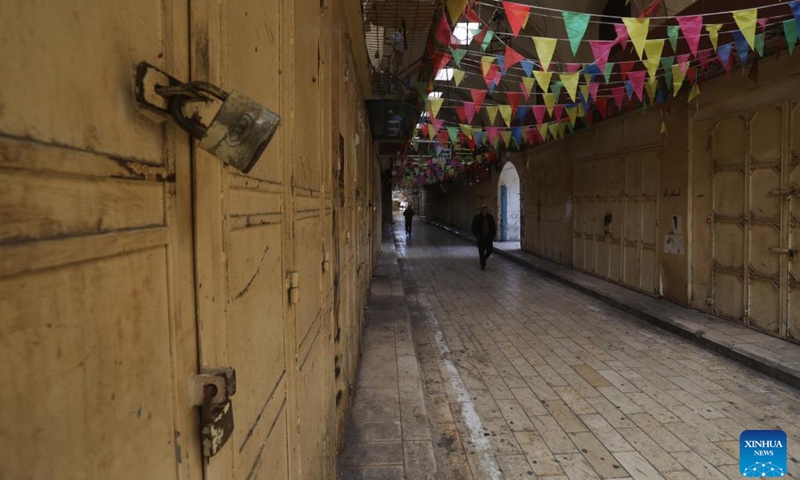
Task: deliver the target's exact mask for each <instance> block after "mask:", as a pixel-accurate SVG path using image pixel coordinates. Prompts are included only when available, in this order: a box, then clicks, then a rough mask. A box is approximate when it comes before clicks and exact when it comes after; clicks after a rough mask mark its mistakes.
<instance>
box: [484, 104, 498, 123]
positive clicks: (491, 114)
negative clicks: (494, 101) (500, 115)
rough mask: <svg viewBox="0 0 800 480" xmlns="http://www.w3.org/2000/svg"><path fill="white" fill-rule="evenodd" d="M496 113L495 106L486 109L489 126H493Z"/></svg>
mask: <svg viewBox="0 0 800 480" xmlns="http://www.w3.org/2000/svg"><path fill="white" fill-rule="evenodd" d="M497 112H498V108H497V105H491V106H488V107H486V114H487V115H489V125H494V122H495V120H497Z"/></svg>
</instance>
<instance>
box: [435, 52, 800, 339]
mask: <svg viewBox="0 0 800 480" xmlns="http://www.w3.org/2000/svg"><path fill="white" fill-rule="evenodd" d="M759 67H760V77H759V84H758V86H756V85H755V84H754V83H753V82H752V81H751V80H750V79H748V78H747V77H746V76H743V75H741V74H740V73H734V74H732V75H731V76H730V77H721V78H718V79H715V80H713V81H710V82H707V83H705V84H704V85H703V86H702V88H703V93H702V95H700V97H699V102H693V104H692V105H687V94H686V93H685V92H684V93H683V94H682V95H681V96H680V97H679V98H677V99H676V100H675V101H673V102H672V104H671V105H670V108H669V109H668V110H664V111H661V110H657V109H650V110H648V111H646V112H643V111H641V110H640V111H634V112H631V113H628V114H625V115H622V116H620V117H618V118H616V119H613V120H610V121H605V122H601V123H600V124H598V125H597V126H595V127H594V128H590V129H587V130H584V131H582V132H579V133H577V134H575V135H571V136H568V137H567V138H566V139H565V140H563V141H558V142H549V143H547V144H545V145H543V146H540V147H537V148H535V149H531V150H528V151H526V152H523V153H517V154H514V155H513V157H512V161H513V162H514V163H515V165H516V166H517V168H518V170H519V172H520V176H521V180H522V218H523V221H522V225H523V228H522V247H523V249H525V250H526V251H529V252H531V253H534V254H537V255H540V256H542V257H545V258H548V259H552V260H554V261H556V262H559V263H562V264H566V265H571V266H574V267H575V268H578V269H581V270H584V271H586V272H589V273H592V274H594V275H597V276H600V277H603V278H606V279H608V280H610V281H614V282H617V283H620V284H623V285H626V286H629V287H631V288H634V289H637V290H640V291H643V292H646V293H650V294H653V295H657V296H662V297H664V298H666V299H668V300H671V301H673V302H675V303H678V304H680V305H684V306H691V307H694V308H697V309H700V310H704V311H708V312H710V313H714V314H716V315H721V316H724V317H727V318H730V319H732V320H734V321H737V322H743V323H745V324H747V325H750V326H753V327H754V328H759V329H761V330H764V331H768V332H770V333H772V334H774V335H777V336H781V337H783V338H789V339H792V340H797V339H800V320H794V318H800V288H798V285H800V269H798V267H797V266H796V264H797V263H798V262H796V261H794V260H792V258H788V257H789V256H788V255H784V254H781V253H778V252H776V251H775V248H778V249H784V250H791V249H792V248H795V246H800V229H798V228H797V227H793V226H792V225H797V224H800V222H798V219H800V195H798V196H795V197H792V196H791V194H789V195H787V197H786V198H787V199H786V200H785V202H784V203H785V204H784V205H782V204H781V202H780V200H779V198H778V196H776V195H775V194H774V193H770V192H776V191H780V190H783V191H789V189H790V188H791V186H792V185H793V184H794V185H800V167H798V158H799V157H797V155H798V152H800V147H798V146H797V145H800V140H797V138H800V135H799V134H798V132H800V113H798V112H800V108H798V107H797V103H798V102H797V100H798V93H797V85H798V84H799V83H798V82H800V76H798V72H800V57H798V56H797V55H795V56H794V57H790V56H788V55H787V54H785V53H784V55H782V56H781V58H780V59H775V58H769V59H766V60H762V61H761V62H760V63H759ZM662 121H663V122H664V123H665V125H666V127H667V133H666V134H660V133H659V131H660V125H661V122H662ZM745 138H747V139H749V140H747V141H746V142H745V140H744V139H745ZM731 145H733V146H734V147H735V148H734V147H730V146H731ZM715 149H716V150H715ZM748 149H749V152H748ZM751 157H752V159H751ZM725 158H733V159H734V160H731V161H729V164H725V162H726V160H724V159H725ZM753 159H754V160H753ZM745 161H747V162H748V163H745ZM737 162H738V163H737ZM720 172H721V173H720ZM726 172H733V173H726ZM736 172H738V173H736ZM746 172H753V173H751V174H749V175H746V174H745V173H746ZM745 178H747V183H745V180H744V179H745ZM497 187H498V182H497V177H495V176H493V178H492V185H490V186H488V187H485V186H484V185H476V186H472V187H468V186H464V185H447V186H445V187H444V188H445V189H446V190H447V193H444V192H443V191H441V190H440V189H437V188H438V187H437V188H433V189H428V190H426V195H427V199H428V202H427V206H426V207H427V208H426V210H427V212H428V215H429V216H430V217H432V218H433V219H436V220H439V221H443V222H445V223H448V224H452V225H455V226H458V227H461V228H465V227H467V226H468V222H469V220H470V219H471V216H472V215H473V212H474V210H475V208H476V205H477V204H480V203H482V202H483V201H484V200H485V201H486V202H487V203H490V204H491V203H492V201H493V197H495V195H494V194H493V193H492V194H490V192H494V191H495V189H496V188H497ZM748 192H750V193H748ZM731 205H733V207H731ZM490 208H495V209H496V207H490ZM726 209H727V210H726ZM715 212H716V213H715ZM715 216H716V217H715ZM711 218H716V220H714V221H713V222H712V221H711V220H710V219H711ZM726 222H727V223H726ZM748 224H756V225H755V226H750V227H747V228H745V227H744V226H745V225H748ZM758 224H762V225H764V226H765V228H763V229H762V228H760V227H758ZM766 227H768V228H766ZM715 232H716V233H715ZM715 239H716V241H715ZM728 239H732V240H728ZM731 242H733V243H731ZM762 243H763V245H762ZM766 243H770V245H766ZM770 249H772V250H770ZM748 257H749V259H748V260H745V258H748ZM714 265H718V266H717V267H714ZM720 265H721V266H720ZM747 265H751V266H749V267H747V268H746V266H747ZM715 272H716V273H715ZM795 272H798V273H795ZM715 282H716V289H715V288H714V285H715ZM759 282H761V283H759ZM775 286H777V287H778V288H775ZM795 309H796V310H795ZM795 312H797V313H795Z"/></svg>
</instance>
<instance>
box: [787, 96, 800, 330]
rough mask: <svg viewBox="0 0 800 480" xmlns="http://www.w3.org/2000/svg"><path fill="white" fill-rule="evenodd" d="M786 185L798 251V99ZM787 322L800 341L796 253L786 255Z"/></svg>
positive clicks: (791, 233) (794, 247)
mask: <svg viewBox="0 0 800 480" xmlns="http://www.w3.org/2000/svg"><path fill="white" fill-rule="evenodd" d="M786 156H787V163H788V170H789V188H790V190H791V189H794V192H793V195H791V197H790V199H789V202H788V203H789V213H788V217H789V218H788V222H789V248H790V249H791V250H794V251H797V252H800V102H792V105H791V113H790V124H789V145H788V149H787V152H786ZM788 281H789V295H788V297H789V305H788V312H789V322H788V325H787V337H788V338H789V339H791V340H794V341H795V342H800V254H794V255H793V256H791V257H790V258H789V278H788Z"/></svg>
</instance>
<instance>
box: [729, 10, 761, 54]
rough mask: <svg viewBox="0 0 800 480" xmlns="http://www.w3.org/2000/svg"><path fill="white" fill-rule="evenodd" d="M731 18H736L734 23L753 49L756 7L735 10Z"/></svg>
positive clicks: (756, 17)
mask: <svg viewBox="0 0 800 480" xmlns="http://www.w3.org/2000/svg"><path fill="white" fill-rule="evenodd" d="M733 19H734V20H736V25H737V26H738V27H739V30H741V32H742V35H744V38H745V39H746V40H747V43H748V44H749V45H750V48H751V49H753V50H755V48H756V47H755V42H756V21H757V20H758V9H755V8H751V9H749V10H737V11H735V12H733Z"/></svg>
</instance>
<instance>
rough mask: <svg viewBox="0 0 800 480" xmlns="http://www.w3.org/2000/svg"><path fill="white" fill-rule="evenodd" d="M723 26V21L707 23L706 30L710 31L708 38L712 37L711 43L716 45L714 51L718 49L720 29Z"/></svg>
mask: <svg viewBox="0 0 800 480" xmlns="http://www.w3.org/2000/svg"><path fill="white" fill-rule="evenodd" d="M720 28H722V24H721V23H712V24H709V25H706V31H707V32H708V38H710V39H711V45H713V46H714V51H715V52H716V51H717V41H718V39H719V29H720Z"/></svg>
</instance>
